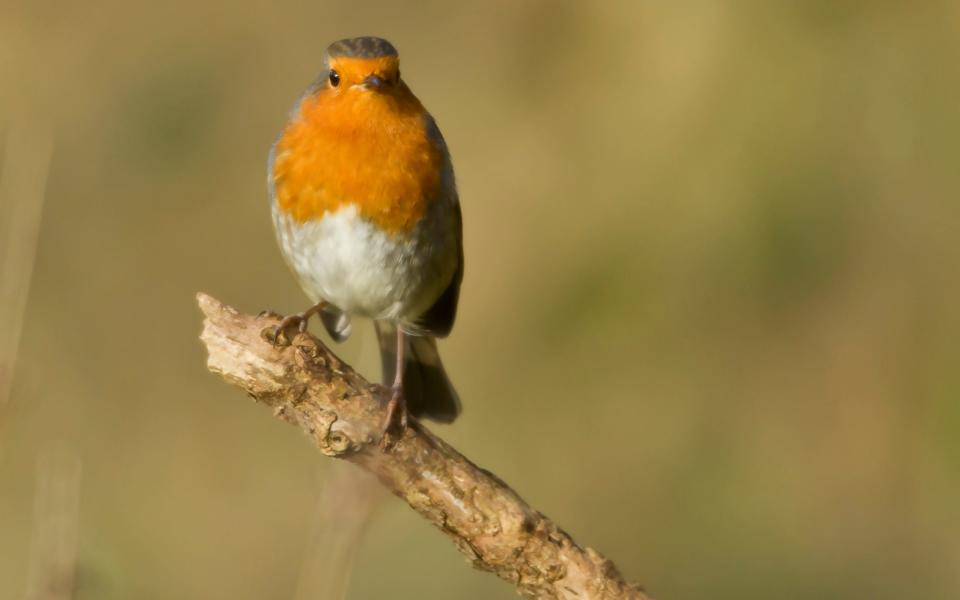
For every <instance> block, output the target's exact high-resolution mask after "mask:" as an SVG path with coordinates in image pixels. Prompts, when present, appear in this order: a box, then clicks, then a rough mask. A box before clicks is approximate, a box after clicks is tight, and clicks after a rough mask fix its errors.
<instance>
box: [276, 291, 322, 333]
mask: <svg viewBox="0 0 960 600" xmlns="http://www.w3.org/2000/svg"><path fill="white" fill-rule="evenodd" d="M325 305H326V302H324V301H322V300H321V301H320V302H318V303H316V304H315V305H313V306H311V307H310V308H308V309H307V310H305V311H303V312H301V313H297V314H295V315H288V316H286V317H284V318H283V319H281V320H280V323H279V324H278V325H277V326H276V327H274V328H273V339H274V342H275V343H279V342H280V334H284V335H286V334H285V332H286V331H287V329H289V328H290V327H291V326H293V325H296V326H297V331H298V332H300V333H304V332H305V331H306V330H307V323H308V322H309V321H310V317H311V316H312V315H315V314H317V313H318V312H320V311H321V310H323V307H324V306H325ZM289 339H290V338H287V340H288V341H289Z"/></svg>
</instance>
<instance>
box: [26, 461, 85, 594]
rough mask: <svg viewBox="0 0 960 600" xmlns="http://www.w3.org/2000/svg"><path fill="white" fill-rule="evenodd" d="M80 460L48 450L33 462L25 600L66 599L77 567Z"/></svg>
mask: <svg viewBox="0 0 960 600" xmlns="http://www.w3.org/2000/svg"><path fill="white" fill-rule="evenodd" d="M80 475H81V463H80V459H79V458H78V457H77V456H76V455H75V454H73V453H72V452H69V451H66V450H62V449H52V450H49V451H47V452H44V453H43V454H41V456H40V458H39V460H38V461H37V483H36V495H35V498H34V514H33V539H32V542H31V545H30V563H29V566H28V568H27V587H26V592H25V593H24V599H25V600H69V598H72V597H73V591H74V587H75V581H76V570H77V538H78V524H79V517H80Z"/></svg>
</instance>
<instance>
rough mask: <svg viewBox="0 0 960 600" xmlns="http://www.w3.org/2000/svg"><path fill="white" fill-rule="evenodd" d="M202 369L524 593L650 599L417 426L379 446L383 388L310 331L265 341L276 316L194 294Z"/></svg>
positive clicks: (493, 478)
mask: <svg viewBox="0 0 960 600" xmlns="http://www.w3.org/2000/svg"><path fill="white" fill-rule="evenodd" d="M197 300H198V302H199V304H200V310H201V311H203V313H204V315H205V316H206V318H205V320H204V327H203V333H202V334H201V336H200V339H201V340H202V341H203V343H204V344H205V345H206V347H207V351H208V352H209V358H208V360H207V367H208V368H209V369H210V370H211V371H213V372H214V373H218V374H220V375H221V376H223V378H224V379H225V380H226V381H227V382H229V383H232V384H234V385H236V386H238V387H240V388H242V389H243V390H245V391H246V392H247V393H248V394H249V395H251V396H252V397H253V398H255V399H256V400H257V401H259V402H262V403H264V404H266V405H267V406H270V407H271V408H273V411H274V415H275V416H277V417H279V418H281V419H283V420H285V421H287V422H289V423H292V424H296V425H299V426H300V427H301V428H302V429H303V430H304V431H305V432H306V433H307V435H308V436H309V437H310V438H311V439H313V441H314V442H315V443H316V445H317V447H318V448H319V449H320V451H321V452H322V453H324V454H326V455H327V456H332V457H336V458H342V459H345V460H348V461H350V462H352V463H354V464H356V465H359V466H360V467H361V468H363V469H366V470H368V471H370V472H372V473H373V474H375V475H376V476H377V477H378V478H379V479H380V481H381V482H382V483H383V485H385V486H386V487H387V488H388V489H389V490H390V491H391V492H393V493H394V494H395V495H396V496H398V497H400V498H402V499H403V500H404V501H406V502H407V504H409V505H410V506H411V508H413V509H414V510H416V511H417V512H418V513H420V515H421V516H423V517H424V518H426V519H427V520H428V521H430V522H431V523H433V525H434V526H436V527H437V528H439V529H440V530H441V531H443V533H445V534H446V535H447V536H448V537H449V538H450V539H451V540H452V541H453V543H454V544H455V545H456V546H457V548H458V549H459V550H460V552H462V553H463V554H464V555H466V557H467V558H468V559H469V561H470V562H471V563H472V564H473V566H475V567H477V568H479V569H481V570H484V571H490V572H492V573H495V574H497V575H498V576H499V577H501V578H502V579H505V580H507V581H509V582H510V583H512V584H513V585H514V586H516V588H517V591H518V592H519V593H520V594H521V595H523V596H526V597H528V598H556V599H565V600H566V599H569V600H574V599H576V600H599V599H604V600H614V599H617V600H620V599H627V598H629V599H634V600H649V597H648V596H647V595H646V594H645V593H644V592H643V591H642V590H641V589H640V588H639V587H638V586H636V585H632V584H629V583H627V582H626V581H624V579H623V577H622V576H621V575H620V573H619V572H618V570H617V568H616V566H615V565H614V564H613V563H612V562H611V561H610V560H608V559H606V558H604V557H603V556H601V555H600V554H599V553H597V552H596V551H595V550H593V549H592V548H588V547H585V546H580V545H578V544H577V543H576V542H575V541H574V540H573V539H572V538H571V537H570V536H569V535H568V534H567V533H566V532H565V531H563V530H562V529H560V528H559V527H558V526H557V525H556V524H555V523H554V522H553V521H551V520H550V519H548V518H546V517H545V516H543V515H542V514H540V513H539V512H537V511H536V510H534V509H533V508H532V507H530V506H529V505H528V504H527V503H526V502H524V501H523V499H521V498H520V496H518V495H517V493H516V492H514V491H513V490H512V489H510V487H509V486H507V485H506V484H505V483H504V482H503V481H501V480H500V479H498V478H497V477H496V476H495V475H493V474H492V473H490V472H489V471H485V470H483V469H481V468H480V467H477V466H476V465H474V464H473V463H472V462H470V461H469V460H467V459H466V458H465V457H464V456H463V455H462V454H460V453H459V452H457V451H456V450H455V449H454V448H453V447H452V446H450V445H449V444H447V443H446V442H444V441H443V440H441V439H440V438H439V437H437V436H435V435H434V434H432V433H431V432H430V431H429V430H427V429H426V428H425V427H424V426H423V425H421V424H419V423H417V422H415V421H411V426H410V427H408V428H407V429H406V430H405V431H404V433H403V434H402V435H401V436H400V437H399V438H398V439H397V440H396V441H395V442H394V443H393V444H391V445H390V446H389V447H388V448H382V447H381V445H380V443H379V442H380V428H381V423H382V422H383V414H384V407H385V398H386V395H385V393H384V392H383V389H382V388H381V387H380V386H378V385H374V384H371V383H369V382H367V381H366V380H365V379H363V378H362V377H361V376H360V375H358V374H357V373H356V372H355V371H354V370H353V369H352V368H351V367H350V366H349V365H346V364H345V363H343V362H342V361H340V359H338V358H337V357H336V356H335V355H334V354H333V353H332V352H330V350H329V349H327V347H326V346H324V345H323V344H322V343H321V342H320V341H319V340H317V339H316V338H315V337H313V336H312V335H310V334H298V335H296V336H295V337H294V338H293V340H292V341H291V343H290V345H288V346H275V345H274V344H272V343H271V342H269V341H268V340H267V339H266V338H265V333H266V332H267V331H269V329H270V328H272V327H274V326H275V325H276V324H277V323H278V322H279V319H278V318H277V317H276V316H275V315H269V314H261V315H259V316H252V315H245V314H241V313H239V312H237V311H236V310H234V309H233V308H231V307H229V306H226V305H224V304H222V303H220V302H219V301H217V300H215V299H213V298H211V297H210V296H207V295H205V294H198V296H197Z"/></svg>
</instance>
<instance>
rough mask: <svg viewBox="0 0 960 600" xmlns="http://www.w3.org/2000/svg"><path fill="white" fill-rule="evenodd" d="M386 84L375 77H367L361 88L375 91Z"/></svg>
mask: <svg viewBox="0 0 960 600" xmlns="http://www.w3.org/2000/svg"><path fill="white" fill-rule="evenodd" d="M384 83H386V82H385V81H384V80H383V79H381V78H379V77H377V76H376V75H367V76H366V78H364V80H363V86H364V87H366V88H368V89H377V88H379V87H381V86H382V85H383V84H384Z"/></svg>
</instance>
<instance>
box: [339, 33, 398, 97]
mask: <svg viewBox="0 0 960 600" xmlns="http://www.w3.org/2000/svg"><path fill="white" fill-rule="evenodd" d="M326 64H327V68H328V72H327V81H326V82H325V83H323V84H321V85H322V86H325V88H326V90H328V91H329V92H330V93H332V94H336V95H346V94H353V93H366V92H380V93H387V94H391V93H394V92H396V91H398V90H399V89H400V88H401V87H402V84H401V81H400V58H399V56H398V55H397V50H396V48H394V47H393V45H392V44H391V43H390V42H388V41H387V40H385V39H382V38H377V37H358V38H349V39H345V40H340V41H338V42H334V43H332V44H330V46H329V47H328V48H327V54H326Z"/></svg>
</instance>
